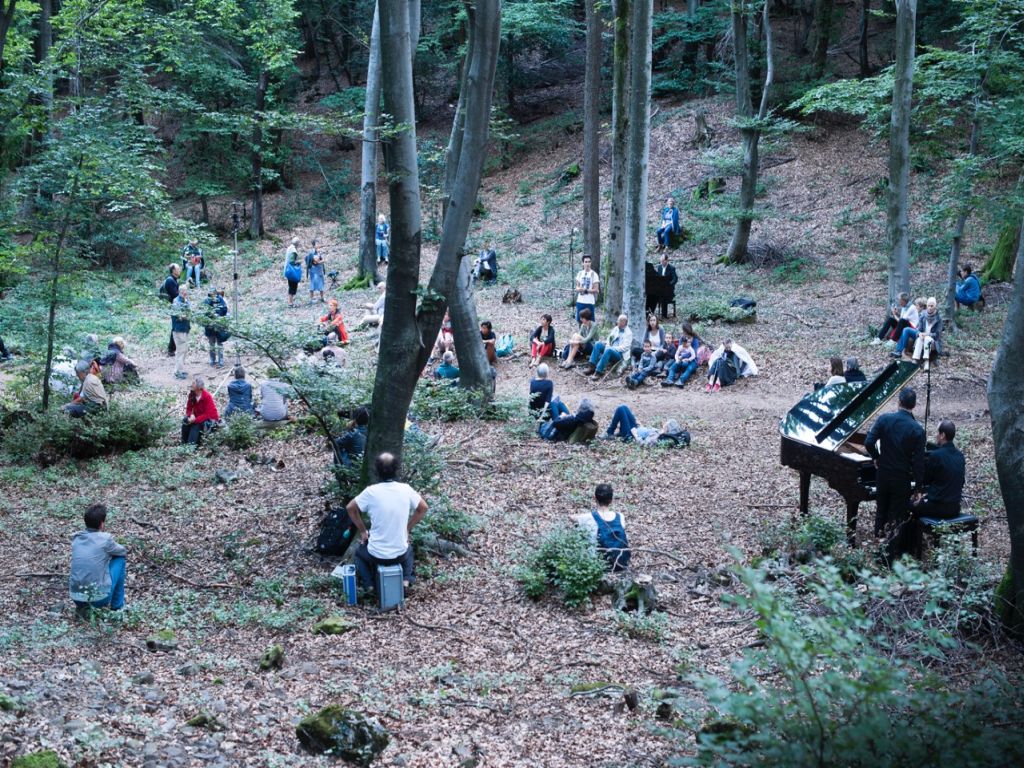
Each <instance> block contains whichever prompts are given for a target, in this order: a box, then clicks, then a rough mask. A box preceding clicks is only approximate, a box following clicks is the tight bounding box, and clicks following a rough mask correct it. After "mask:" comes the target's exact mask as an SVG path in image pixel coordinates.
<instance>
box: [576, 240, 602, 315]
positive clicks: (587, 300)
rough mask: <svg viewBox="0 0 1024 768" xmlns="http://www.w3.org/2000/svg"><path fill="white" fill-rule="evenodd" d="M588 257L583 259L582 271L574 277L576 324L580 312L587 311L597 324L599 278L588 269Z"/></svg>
mask: <svg viewBox="0 0 1024 768" xmlns="http://www.w3.org/2000/svg"><path fill="white" fill-rule="evenodd" d="M590 264H591V261H590V257H589V256H584V257H583V269H581V270H580V272H579V274H578V275H576V322H577V323H578V322H579V321H580V312H582V311H583V310H584V309H589V310H590V311H591V313H593V315H594V322H595V323H596V322H597V307H596V304H597V294H598V293H599V292H600V290H601V278H600V276H599V275H598V274H597V272H595V271H594V270H592V269H591V268H590Z"/></svg>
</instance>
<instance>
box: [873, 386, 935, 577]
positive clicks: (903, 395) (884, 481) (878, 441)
mask: <svg viewBox="0 0 1024 768" xmlns="http://www.w3.org/2000/svg"><path fill="white" fill-rule="evenodd" d="M899 405H900V407H899V410H898V411H896V413H887V414H885V415H884V416H881V417H880V418H879V419H878V421H876V422H875V423H874V426H872V427H871V430H870V431H869V432H868V436H867V439H866V440H865V441H864V447H865V448H866V449H867V451H868V453H869V454H870V455H871V458H873V459H874V460H875V466H876V467H877V468H878V475H877V483H878V494H877V505H878V506H877V508H876V511H875V536H882V535H883V533H886V532H889V540H888V543H887V547H886V548H887V552H888V555H889V559H890V561H891V560H894V559H895V558H897V557H899V555H901V554H903V553H904V552H906V551H908V550H909V549H910V544H911V542H910V535H911V531H910V528H911V526H909V525H905V523H906V522H907V521H908V519H909V506H910V490H911V488H910V483H911V480H913V481H914V482H915V483H916V484H917V487H918V488H919V489H920V488H923V487H924V486H923V483H924V444H925V436H924V429H923V428H922V427H921V425H920V424H918V423H917V420H916V419H914V414H913V411H914V406H916V405H917V393H916V392H914V390H913V389H911V388H910V387H905V388H904V389H903V390H902V391H901V392H900V396H899ZM879 449H881V450H879Z"/></svg>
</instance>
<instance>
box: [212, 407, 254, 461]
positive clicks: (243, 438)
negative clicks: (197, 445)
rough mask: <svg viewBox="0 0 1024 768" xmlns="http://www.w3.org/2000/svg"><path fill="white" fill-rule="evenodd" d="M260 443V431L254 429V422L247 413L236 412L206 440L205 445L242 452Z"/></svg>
mask: <svg viewBox="0 0 1024 768" xmlns="http://www.w3.org/2000/svg"><path fill="white" fill-rule="evenodd" d="M259 441H260V431H259V429H257V427H256V420H255V419H254V418H253V417H252V416H250V415H249V414H248V413H243V412H241V411H236V412H235V413H232V414H231V416H229V417H228V418H226V419H225V420H224V426H223V427H221V428H220V429H218V430H215V431H214V432H211V433H210V435H209V436H208V437H207V438H206V444H207V445H208V446H210V447H211V448H215V447H219V446H224V447H226V448H230V449H231V450H233V451H242V450H245V449H246V448H252V447H253V446H254V445H256V443H258V442H259Z"/></svg>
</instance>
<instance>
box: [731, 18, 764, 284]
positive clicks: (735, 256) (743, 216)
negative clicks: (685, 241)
mask: <svg viewBox="0 0 1024 768" xmlns="http://www.w3.org/2000/svg"><path fill="white" fill-rule="evenodd" d="M769 5H770V3H765V5H764V23H763V25H762V28H763V30H764V36H765V59H766V62H765V67H766V74H765V78H764V88H763V89H762V90H761V105H760V107H759V109H758V111H757V115H756V116H755V115H754V104H753V101H752V99H751V94H750V68H749V66H750V65H749V60H750V51H749V47H748V41H747V11H748V9H749V6H748V5H747V3H746V1H745V0H744V1H743V2H739V3H737V4H736V5H734V6H733V8H734V10H733V14H732V29H733V45H734V46H735V48H736V117H737V120H738V122H740V124H741V125H740V136H741V137H742V140H743V171H742V176H741V177H740V212H739V214H738V215H737V216H736V228H735V229H734V230H733V233H732V239H731V240H730V241H729V249H728V250H727V251H726V253H725V258H724V259H723V260H724V261H725V262H726V263H733V264H739V263H742V262H745V261H746V260H747V255H748V254H747V246H748V244H749V243H750V227H751V224H752V222H753V219H754V198H755V195H756V193H757V174H758V165H759V158H758V143H759V142H760V140H761V130H760V127H759V126H760V123H761V121H763V120H764V119H765V118H766V117H767V115H768V91H769V89H770V88H771V84H772V81H773V80H774V77H775V64H774V49H773V47H772V27H771V20H770V19H769V17H768V7H769ZM755 118H756V120H755Z"/></svg>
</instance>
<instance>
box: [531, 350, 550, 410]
mask: <svg viewBox="0 0 1024 768" xmlns="http://www.w3.org/2000/svg"><path fill="white" fill-rule="evenodd" d="M554 392H555V384H554V382H553V381H551V379H549V378H548V365H547V363H541V364H540V365H538V366H537V374H536V376H535V378H534V379H533V380H532V381H531V382H530V413H531V414H532V415H533V417H534V418H541V417H543V418H544V419H549V418H551V413H550V412H549V409H548V403H550V402H551V396H552V395H553V394H554Z"/></svg>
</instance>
